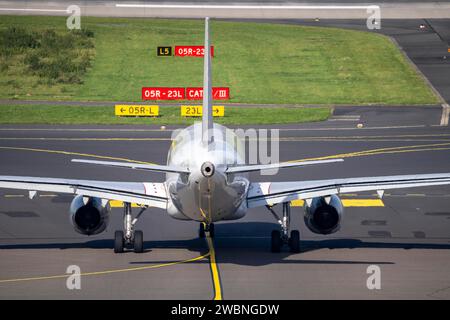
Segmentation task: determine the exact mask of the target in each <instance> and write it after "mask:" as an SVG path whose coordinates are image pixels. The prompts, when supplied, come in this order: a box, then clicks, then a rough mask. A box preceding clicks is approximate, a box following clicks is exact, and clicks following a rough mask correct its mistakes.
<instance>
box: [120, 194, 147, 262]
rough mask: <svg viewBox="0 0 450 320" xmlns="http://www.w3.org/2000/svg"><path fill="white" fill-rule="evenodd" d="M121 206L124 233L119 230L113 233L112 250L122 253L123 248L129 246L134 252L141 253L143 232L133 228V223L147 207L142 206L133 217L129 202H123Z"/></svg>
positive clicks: (142, 249) (142, 250)
mask: <svg viewBox="0 0 450 320" xmlns="http://www.w3.org/2000/svg"><path fill="white" fill-rule="evenodd" d="M123 207H124V212H123V228H124V231H125V234H124V231H121V230H118V231H116V232H115V233H114V252H115V253H122V252H123V251H124V249H125V248H127V247H131V248H133V249H134V252H136V253H142V252H144V233H143V232H142V231H141V230H134V225H135V224H136V222H137V221H138V219H139V217H140V216H141V214H142V213H143V212H144V211H145V210H146V209H147V208H148V207H147V206H145V207H142V208H141V211H139V213H138V214H137V215H136V217H135V218H134V219H133V216H132V213H131V204H130V203H128V202H125V203H124V205H123Z"/></svg>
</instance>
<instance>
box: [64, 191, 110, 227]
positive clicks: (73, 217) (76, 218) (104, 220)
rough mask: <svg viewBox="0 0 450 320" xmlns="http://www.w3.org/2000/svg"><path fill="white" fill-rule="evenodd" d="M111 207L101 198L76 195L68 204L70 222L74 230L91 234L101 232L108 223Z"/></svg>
mask: <svg viewBox="0 0 450 320" xmlns="http://www.w3.org/2000/svg"><path fill="white" fill-rule="evenodd" d="M110 212H111V207H110V206H109V203H106V204H102V199H99V198H91V197H83V196H82V195H79V196H76V197H75V198H74V199H73V200H72V203H71V204H70V222H71V223H72V225H73V227H74V229H75V231H76V232H78V233H81V234H85V235H93V234H98V233H100V232H103V231H104V230H105V229H106V227H107V226H108V223H109V214H110Z"/></svg>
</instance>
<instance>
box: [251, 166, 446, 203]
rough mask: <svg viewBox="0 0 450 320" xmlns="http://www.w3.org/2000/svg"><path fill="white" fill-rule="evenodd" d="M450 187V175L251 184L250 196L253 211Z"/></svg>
mask: <svg viewBox="0 0 450 320" xmlns="http://www.w3.org/2000/svg"><path fill="white" fill-rule="evenodd" d="M446 184H450V173H438V174H418V175H399V176H381V177H365V178H349V179H330V180H312V181H289V182H257V183H251V184H250V188H249V191H248V194H247V205H248V207H249V208H254V207H259V206H265V205H273V204H277V203H281V202H288V201H291V200H295V199H311V198H314V197H326V196H329V195H333V194H336V195H337V194H343V193H350V192H360V191H371V190H376V191H377V192H379V195H380V196H382V195H383V192H384V190H387V189H401V188H413V187H425V186H438V185H446Z"/></svg>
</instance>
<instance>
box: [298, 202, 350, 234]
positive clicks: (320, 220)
mask: <svg viewBox="0 0 450 320" xmlns="http://www.w3.org/2000/svg"><path fill="white" fill-rule="evenodd" d="M343 216H344V207H343V206H342V202H341V199H339V197H338V196H336V195H332V196H331V200H330V203H329V204H327V202H326V201H325V198H324V197H317V198H313V199H312V202H311V205H310V206H308V205H307V204H306V202H305V217H304V219H305V224H306V226H307V227H308V229H309V230H310V231H311V232H314V233H318V234H331V233H335V232H336V231H338V230H339V229H340V227H341V219H342V218H343Z"/></svg>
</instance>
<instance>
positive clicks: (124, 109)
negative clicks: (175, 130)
mask: <svg viewBox="0 0 450 320" xmlns="http://www.w3.org/2000/svg"><path fill="white" fill-rule="evenodd" d="M115 114H116V116H132V117H156V116H159V106H153V105H152V106H148V105H130V104H116V106H115Z"/></svg>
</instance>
